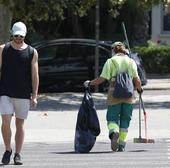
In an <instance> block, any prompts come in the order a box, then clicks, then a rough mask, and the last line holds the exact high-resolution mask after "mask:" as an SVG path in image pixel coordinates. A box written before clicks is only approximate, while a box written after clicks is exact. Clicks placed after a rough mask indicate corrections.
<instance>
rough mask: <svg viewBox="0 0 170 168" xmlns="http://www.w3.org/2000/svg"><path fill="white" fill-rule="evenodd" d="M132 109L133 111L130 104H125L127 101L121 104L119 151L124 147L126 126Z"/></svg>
mask: <svg viewBox="0 0 170 168" xmlns="http://www.w3.org/2000/svg"><path fill="white" fill-rule="evenodd" d="M132 111H133V105H132V104H127V103H123V104H122V109H121V114H120V133H119V151H124V149H125V145H126V140H127V134H128V128H129V125H130V121H131V118H132Z"/></svg>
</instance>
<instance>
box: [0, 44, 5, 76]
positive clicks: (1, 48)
mask: <svg viewBox="0 0 170 168" xmlns="http://www.w3.org/2000/svg"><path fill="white" fill-rule="evenodd" d="M4 46H5V45H4V44H3V45H0V76H1V67H2V51H3V49H4Z"/></svg>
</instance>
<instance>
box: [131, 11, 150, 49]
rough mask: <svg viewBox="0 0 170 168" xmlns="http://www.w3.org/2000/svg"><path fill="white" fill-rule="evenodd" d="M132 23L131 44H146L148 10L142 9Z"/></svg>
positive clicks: (147, 36) (147, 37)
mask: <svg viewBox="0 0 170 168" xmlns="http://www.w3.org/2000/svg"><path fill="white" fill-rule="evenodd" d="M140 15H141V17H140V19H139V17H138V19H136V22H135V23H134V25H133V36H132V39H131V40H132V41H131V42H132V45H133V46H135V45H139V46H140V45H147V40H148V39H149V12H148V11H143V12H141V13H140Z"/></svg>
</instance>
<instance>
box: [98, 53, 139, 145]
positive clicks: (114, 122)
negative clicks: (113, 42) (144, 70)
mask: <svg viewBox="0 0 170 168" xmlns="http://www.w3.org/2000/svg"><path fill="white" fill-rule="evenodd" d="M125 71H127V72H128V74H129V75H130V76H131V77H132V78H139V76H138V72H137V66H136V63H135V62H134V60H133V59H131V58H129V57H128V56H127V55H124V54H122V53H118V54H115V55H113V56H112V57H111V58H109V59H108V60H107V61H106V63H105V64H104V67H103V70H102V73H101V75H100V77H103V78H105V79H107V80H108V81H109V83H110V84H109V90H108V97H107V104H108V109H107V117H106V118H107V126H108V129H109V137H111V134H112V133H114V132H119V144H120V145H123V146H125V144H126V138H127V133H128V128H129V124H130V120H131V118H132V111H133V103H134V96H132V97H130V98H127V99H117V98H114V97H113V96H112V93H113V90H114V77H115V76H116V74H118V73H120V72H125Z"/></svg>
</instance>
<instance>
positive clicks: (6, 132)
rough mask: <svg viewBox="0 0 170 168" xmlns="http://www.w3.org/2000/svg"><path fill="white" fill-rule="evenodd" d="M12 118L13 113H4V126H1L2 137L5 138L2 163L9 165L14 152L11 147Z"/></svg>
mask: <svg viewBox="0 0 170 168" xmlns="http://www.w3.org/2000/svg"><path fill="white" fill-rule="evenodd" d="M11 118H12V115H10V114H5V115H2V126H1V131H2V137H3V140H4V144H5V149H6V150H5V152H4V154H3V157H2V163H3V164H5V165H7V164H8V163H9V162H10V157H11V154H12V149H11V135H12V133H11V128H10V125H11Z"/></svg>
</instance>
